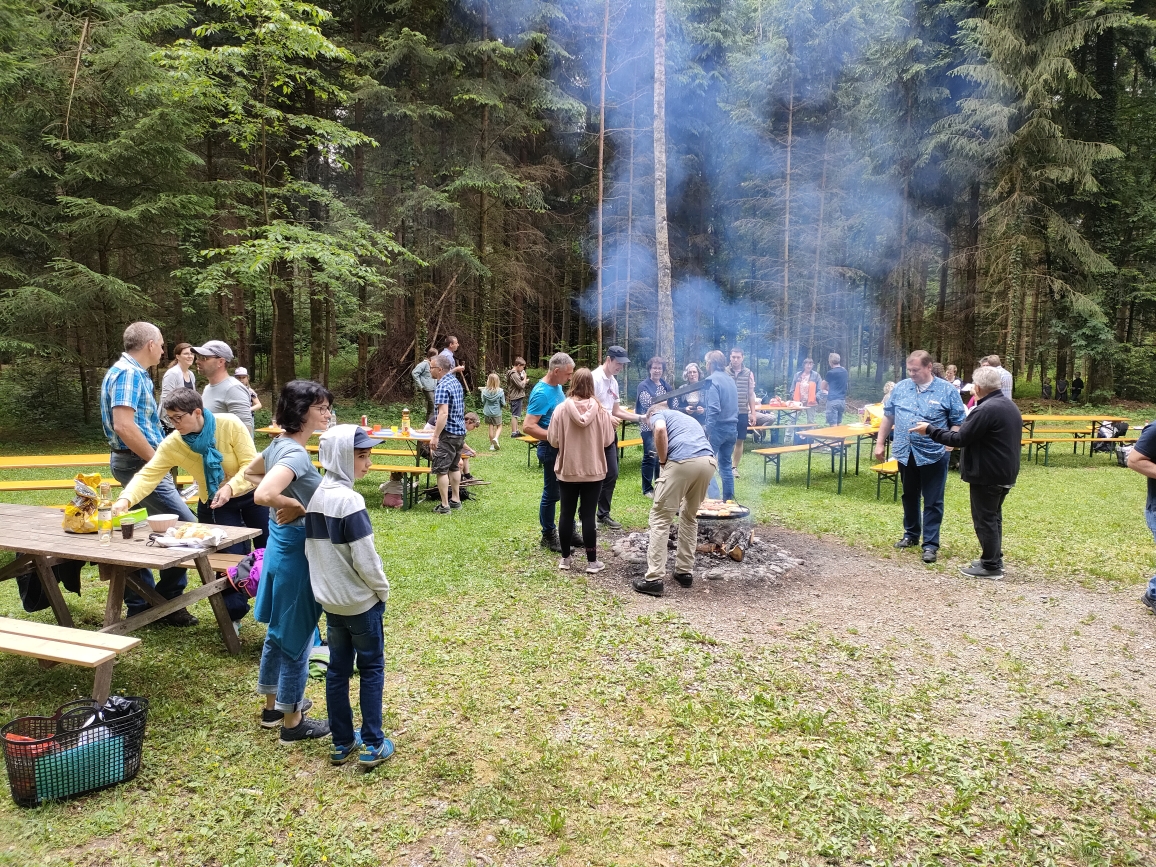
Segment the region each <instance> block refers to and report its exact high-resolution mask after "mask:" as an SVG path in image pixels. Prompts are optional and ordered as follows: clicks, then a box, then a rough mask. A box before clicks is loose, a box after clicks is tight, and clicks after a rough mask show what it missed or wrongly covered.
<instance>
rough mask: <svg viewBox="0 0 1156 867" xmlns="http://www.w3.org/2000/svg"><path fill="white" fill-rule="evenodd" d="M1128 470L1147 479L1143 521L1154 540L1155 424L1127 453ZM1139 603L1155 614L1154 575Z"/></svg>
mask: <svg viewBox="0 0 1156 867" xmlns="http://www.w3.org/2000/svg"><path fill="white" fill-rule="evenodd" d="M1128 469H1130V470H1135V471H1136V472H1138V473H1139V474H1140V475H1142V476H1147V477H1148V499H1147V502H1145V504H1144V520H1145V521H1146V522H1147V524H1148V529H1149V530H1151V531H1152V535H1153V537H1154V538H1156V424H1150V425H1148V426H1147V427H1145V428H1144V430H1143V431H1142V432H1141V433H1140V439H1138V440H1136V445H1135V446H1133V447H1132V451H1130V452H1128ZM1140 601H1141V602H1143V603H1144V604H1145V605H1147V606H1148V607H1149V608H1151V609H1152V611H1153V612H1156V575H1153V576H1152V577H1151V578H1149V579H1148V589H1147V590H1145V591H1144V595H1143V596H1142V597H1141V598H1140Z"/></svg>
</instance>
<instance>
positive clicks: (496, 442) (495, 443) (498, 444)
mask: <svg viewBox="0 0 1156 867" xmlns="http://www.w3.org/2000/svg"><path fill="white" fill-rule="evenodd" d="M494 448H495V449H497V450H498V451H501V450H502V444H501V443H500V442H498V438H497V437H494Z"/></svg>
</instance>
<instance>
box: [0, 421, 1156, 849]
mask: <svg viewBox="0 0 1156 867" xmlns="http://www.w3.org/2000/svg"><path fill="white" fill-rule="evenodd" d="M346 414H347V415H348V413H346ZM484 443H485V437H484V435H481V436H478V435H477V434H475V436H474V437H473V445H474V446H475V448H479V449H481V448H484ZM92 445H93V444H92V443H88V444H87V446H86V447H90V446H92ZM75 447H76V444H61V447H60V448H59V449H55V448H54V450H59V451H65V450H73V449H74V448H75ZM97 448H99V446H97ZM523 449H524V447H523V446H522V445H521V444H520V443H515V442H514V441H512V440H506V441H504V448H503V449H502V451H501V452H499V453H497V454H496V455H491V454H490V453H489V452H482V454H483V457H481V458H480V459H478V460H477V461H476V462H475V465H474V472H475V474H476V475H478V476H480V477H482V478H486V479H489V480H491V481H493V484H492V485H490V486H486V487H482V488H475V489H473V492H474V493H476V495H477V497H478V499H477V500H476V501H472V502H467V503H466V507H465V509H463V510H462V511H461V512H459V513H456V514H453V515H449V516H445V517H438V516H435V515H433V514H431V512H430V510H429V507H428V506H420V507H419V508H418V509H417V510H416V511H410V512H405V513H401V512H392V511H390V512H383V511H382V510H380V509H378V508H376V507H375V505H376V504H374V507H373V508H371V514H372V515H373V519H374V524H375V529H376V532H377V542H378V547H379V550H380V551H381V554H382V558H383V560H384V563H385V567H386V572H387V574H388V575H389V576H390V579H391V583H392V587H393V595H392V598H391V603H390V608H389V612H388V614H387V620H386V641H387V648H386V649H387V653H386V659H387V676H386V688H385V707H386V720H385V723H386V728H387V731H391V732H392V733H393V734H394V736H395V740H396V742H397V746H398V752H397V755H396V757H395V758H394V759H393V760H392V761H391V762H390V763H387V764H386V765H384V766H382V767H381V768H379V769H378V770H376V771H374V772H372V773H370V774H364V773H362V772H361V771H360V770H358V769H357V768H331V767H329V765H328V763H327V761H326V755H327V747H326V746H324V745H323V744H312V745H308V746H305V747H304V748H283V747H279V746H278V745H277V744H276V735H275V734H271V733H268V732H263V731H261V730H260V729H258V727H257V725H256V716H257V712H258V708H259V701H258V699H257V698H256V696H254V695H253V694H252V689H253V685H254V682H255V676H256V665H257V658H258V654H259V651H260V640H261V634H262V628H261V627H259V626H256V625H254V624H252V623H250V622H246V624H245V626H244V628H243V630H242V644H243V651H242V654H241V655H240V656H239V657H236V658H233V657H229V656H228V655H227V654H226V653H225V652H224V649H223V647H222V646H221V642H220V639H219V636H218V635H216V633H215V628H214V627H213V626H212V625H211V622H210V621H211V618H210V617H208V616H207V613H208V607H207V606H206V605H203V604H201V605H200V606H199V607H198V609H197V612H198V614H203V615H206V616H203V617H202V623H201V625H200V626H198V627H196V628H194V629H192V630H176V629H163V628H156V629H149V630H146V631H145V632H143V633H142V638H143V639H144V642H143V644H142V646H141V647H140V648H138V649H136V650H134V651H132V652H131V653H129V654H128V655H127V656H126V657H124V659H123V661H122V662H120V663H119V664H118V665H117V668H116V672H115V675H114V680H113V686H114V689H116V690H118V691H124V692H127V693H140V694H144V695H148V696H149V698H150V700H151V701H152V713H151V718H150V720H149V729H148V737H147V741H146V753H145V766H144V769H143V770H142V772H141V775H140V776H139V777H138V778H137V780H136V781H134V782H133V783H130V784H128V785H126V786H122V787H119V788H117V789H113V790H111V791H108V792H104V793H99V794H97V795H94V796H89V797H85V798H82V799H79V800H77V801H72V802H66V803H59V804H50V805H47V806H44V807H41V808H39V809H37V810H32V811H27V810H20V809H19V808H17V807H15V806H14V805H13V804H12V802H11V801H10V800H8V799H4V798H0V865H25V864H43V865H64V864H78V865H102V864H112V863H117V864H123V865H131V867H135V865H151V864H166V865H185V864H188V865H192V864H218V865H237V867H242V865H246V867H247V865H262V867H264V865H274V864H284V865H322V864H326V865H328V864H337V865H350V867H353V865H358V867H360V865H371V864H379V863H396V864H412V863H421V864H438V863H446V864H463V863H475V862H476V861H477V860H478V859H477V856H478V855H479V854H481V855H484V856H485V858H483V859H481V860H483V862H485V859H490V860H491V861H492V863H502V862H507V863H517V864H560V865H563V864H564V865H569V864H656V863H662V864H703V865H729V864H778V863H781V864H791V865H800V864H809V865H819V864H869V865H884V864H1007V865H1022V864H1041V865H1043V864H1072V865H1083V864H1091V865H1096V864H1105V865H1106V864H1113V865H1116V864H1144V863H1152V862H1153V860H1154V859H1156V852H1154V851H1153V849H1154V847H1153V843H1154V842H1156V809H1154V808H1152V807H1151V803H1152V800H1153V798H1152V788H1151V782H1150V781H1151V778H1152V772H1153V760H1152V754H1151V751H1150V749H1149V748H1148V746H1147V741H1148V732H1149V731H1150V730H1151V728H1152V725H1153V722H1154V719H1153V713H1152V707H1151V706H1150V705H1149V704H1148V703H1147V702H1146V701H1145V700H1141V699H1138V698H1137V697H1136V696H1134V695H1133V694H1132V693H1131V691H1130V689H1129V686H1128V684H1127V683H1121V684H1120V685H1119V687H1118V688H1112V689H1104V688H1103V686H1102V685H1100V684H1097V683H1094V682H1092V681H1090V680H1088V679H1087V678H1084V677H1081V676H1080V675H1079V674H1077V673H1075V672H1073V671H1071V670H1069V669H1067V668H1066V667H1065V666H1064V665H1063V663H1062V661H1061V660H1059V659H1056V660H1054V661H1049V660H1047V659H1043V660H1041V659H1039V658H1029V657H1027V656H1026V655H1024V654H1023V653H1022V652H1020V651H1019V650H1017V648H1016V647H1014V646H1006V647H1003V646H999V645H996V644H994V643H991V642H989V641H987V640H984V639H974V638H973V639H970V640H968V639H964V638H957V637H954V636H942V637H940V636H931V638H935V639H936V640H937V645H936V646H933V645H932V643H931V641H930V640H929V636H927V635H926V634H924V633H921V632H920V631H919V630H918V628H917V626H918V625H917V624H913V628H912V631H911V633H910V635H909V637H907V638H904V639H902V640H895V641H893V642H891V643H883V644H880V643H878V642H872V641H870V640H869V639H868V637H867V636H865V635H862V634H860V629H858V628H855V627H852V628H842V629H838V630H836V629H833V628H829V627H827V626H824V625H821V624H819V623H817V622H814V621H810V620H801V621H799V620H796V619H794V618H792V617H791V616H790V614H787V615H784V618H783V622H784V626H783V627H782V628H781V629H778V630H775V631H773V632H772V633H770V634H767V635H763V636H756V637H752V638H735V637H734V636H730V635H723V634H721V633H720V634H712V632H711V630H710V629H709V628H708V627H706V626H704V625H703V624H701V623H697V622H691V621H690V620H688V619H687V618H686V617H684V616H683V615H681V614H680V613H679V612H677V611H672V610H669V609H658V610H652V609H645V610H644V611H643V610H640V609H638V608H637V607H636V606H634V605H632V604H630V601H629V600H626V601H624V600H622V599H620V598H618V597H616V596H613V595H610V594H607V593H606V592H605V591H604V590H602V589H600V588H598V587H597V586H594V585H591V584H589V583H587V582H586V581H585V580H584V579H583V578H582V577H574V576H566V577H561V576H560V573H558V572H557V570H556V569H555V568H554V565H555V563H554V558H553V557H552V556H548V555H546V554H543V553H542V552H541V551H540V549H539V548H538V546H537V527H536V513H537V506H536V504H537V496H538V494H539V492H540V479H541V476H540V473H539V472H536V471H534V470H527V469H526V467H525V453H524V450H523ZM94 450H95V449H94ZM639 455H640V452H639V450H638V449H630V450H627V456H626V459H625V460H624V461H623V465H622V471H621V472H622V478H621V480H620V482H619V486H618V492H617V493H616V496H615V503H616V508H615V516H616V517H617V518H618V519H619V520H621V521H622V522H623V523H625V524H626V525H627V526H642V525H643V524H644V523H645V520H646V514H647V508H648V506H649V502H648V501H647V500H645V499H644V498H643V497H642V496H641V491H640V487H639V484H638V467H639ZM1070 457H1071V456H1070V455H1069V456H1067V458H1065V459H1064V460H1058V459H1057V456H1056V455H1055V454H1053V456H1052V463H1053V466H1051V467H1048V468H1046V469H1045V468H1043V467H1042V466H1039V467H1034V466H1032V465H1031V464H1027V463H1025V467H1024V472H1023V474H1022V475H1021V477H1020V481H1019V483H1018V484H1017V486H1016V488H1015V489H1014V491H1013V492H1012V494H1011V495H1010V496H1009V498H1008V501H1007V505H1006V506H1005V535H1006V537H1007V546H1006V556H1007V560H1008V562H1009V567H1010V568H1013V569H1016V570H1022V571H1024V572H1026V573H1027V576H1028V577H1027V580H1026V582H1025V587H1024V592H1025V593H1026V594H1029V595H1033V596H1038V595H1039V593H1037V592H1036V591H1040V592H1042V593H1047V591H1048V588H1049V586H1056V585H1059V586H1063V587H1069V588H1075V589H1077V590H1078V589H1079V588H1078V587H1077V586H1076V585H1081V586H1084V587H1088V588H1094V590H1093V591H1088V592H1095V593H1109V592H1111V591H1112V588H1115V587H1124V586H1129V587H1130V586H1133V585H1137V584H1138V582H1139V581H1140V580H1142V578H1143V577H1144V576H1145V575H1146V574H1147V573H1148V572H1149V571H1150V569H1151V564H1152V561H1153V557H1152V553H1153V546H1152V544H1151V536H1150V534H1149V533H1148V531H1147V529H1146V527H1145V526H1144V521H1143V514H1142V508H1143V498H1144V485H1143V480H1142V479H1140V477H1139V476H1137V475H1136V474H1134V473H1130V472H1127V471H1125V470H1121V469H1119V468H1118V467H1116V466H1115V465H1114V463H1113V464H1109V463H1107V459H1106V458H1105V457H1096V458H1094V459H1091V458H1088V457H1086V456H1085V457H1083V458H1080V459H1072V460H1068V459H1069V458H1070ZM760 463H761V462H760V461H759V460H758V459H757V456H747V457H746V458H745V459H744V460H743V463H742V468H741V478H740V480H739V482H738V492H739V498H740V499H741V500H743V501H744V502H746V503H748V504H750V505H751V506H752V507H753V508H754V509H755V512H756V515H757V516H758V517H759V519H760V520H764V521H771V522H774V523H781V524H783V525H784V526H787V527H791V528H795V529H801V530H806V531H809V532H813V533H822V534H825V535H829V536H832V537H835V538H838V539H843V540H846V541H847V542H848V543H850V544H852V545H854V546H855V547H856V548H859V549H861V550H862V551H863V553H864V557H865V558H870V560H871V562H872V563H876V564H877V563H878V559H877V557H878V555H880V554H882V555H884V556H890V553H891V551H890V543H891V542H892V541H894V539H895V538H897V537H898V535H899V532H900V529H901V526H900V515H901V513H900V507H899V506H898V505H896V504H893V503H891V501H890V498H889V497H884V498H883V499H881V500H879V501H876V500H875V491H874V488H875V483H874V479H873V478H872V477H869V475H870V474H868V473H867V472H866V471H865V470H864V471H863V474H862V475H860V476H858V477H855V476H852V477H851V478H850V479H848V480H845V484H844V492H843V494H842V495H841V496H839V495H836V494H835V493H834V491H835V483H834V479H833V478H832V477H831V476H830V475H829V473H827V472H826V470H825V469H824V464H823V463H822V462H821V461H817V462H816V467H817V468H818V470H819V472H818V473H817V474H816V476H815V484H814V485H813V486H812V488H811V489H810V490H809V491H808V490H806V489H805V488H804V486H803V485H804V473H805V456H803V457H802V459H801V460H798V459H796V458H795V456H790V457H788V459H786V460H785V461H784V470H783V483H782V484H781V485H779V486H775V485H774V483H773V481H772V482H770V483H768V484H766V485H764V484H763V482H762V472H761V466H760ZM863 465H864V467H865V466H866V465H867V461H864V462H863ZM29 472H32V471H29ZM35 472H37V473H40V474H42V477H62V476H63V475H64V473H63V471H60V470H56V471H52V470H48V471H35ZM10 477H11V476H10ZM358 488H359V490H361V491H362V493H363V494H365V496H366V499H367V500H368V501H369V502H370V503H371V504H373V503H374V499H375V495H376V486H375V484H374V483H372V482H370V481H363V482H361V483H359V485H358ZM21 501H24V502H59V501H61V498H60V497H59V492H57V495H56V496H55V497H53V495H52V494H51V493H48V494H44V495H28V497H26V498H23V497H22V498H21ZM943 539H944V548H943V554H945V555H947V557H949V558H951V559H950V561H949V562H946V563H943V562H941V564H939V566H937V568H936V569H935V570H931V571H932V572H933V573H934V574H936V575H946V574H948V573H949V572H953V571H954V566H955V565H958V564H959V563H962V562H966V560H968V559H970V558H971V557H973V556H975V555H976V550H977V549H976V543H975V539H974V535H973V534H972V531H971V526H970V518H969V516H968V512H967V492H966V489H965V487H964V486H963V485H962V484H960V483H959V480H958V477H957V476H955V475H953V476H952V478H951V479H950V480H949V484H948V498H947V516H946V520H945V523H944V528H943ZM84 590H85V593H84V596H83V597H81V598H80V599H79V600H78V599H77V598H76V597H74V596H71V595H68V596H67V598H68V601H69V604H70V606H71V607H72V610H73V612H74V614H75V615H77V619H78V621H79V622H80V624H82V625H87V626H93V627H95V626H96V625H97V624H99V622H100V619H101V616H102V611H103V593H102V589H101V588H100V586H99V582H98V581H96V579H95V578H94V577H93V578H91V579H89V580H86V582H85V585H84ZM1081 592H1083V591H1081ZM833 601H837V600H833ZM879 604H880V606H881V607H885V606H886V600H885V599H883V600H880V602H879ZM202 609H203V610H202ZM0 614H3V615H9V616H23V617H33V618H36V619H41V620H44V621H45V622H48V621H49V620H50V617H51V615H50V614H49V613H47V612H40V613H39V614H36V615H26V614H23V613H22V612H21V611H20V608H19V601H18V599H17V597H16V593H15V587H14V586H13V583H12V582H5V583H4V584H0ZM1041 618H1042V619H1041V620H1040V621H1039V622H1038V623H1037V624H1036V625H1032V624H1029V623H1010V624H1008V628H1009V630H1011V631H1015V630H1023V631H1025V632H1030V631H1031V630H1032V629H1035V628H1036V627H1037V626H1038V627H1039V628H1040V629H1043V630H1047V629H1048V628H1049V623H1048V620H1047V617H1046V611H1045V612H1044V613H1043V614H1042V615H1041ZM1085 619H1086V618H1085ZM1107 628H1108V627H1107V626H1106V625H1105V624H1104V623H1103V622H1102V620H1098V619H1096V618H1095V617H1093V619H1092V620H1090V621H1088V622H1087V623H1086V624H1083V623H1082V624H1080V629H1088V630H1094V629H1107ZM940 639H941V640H940ZM1120 640H1121V642H1123V643H1125V644H1128V646H1130V647H1133V648H1134V651H1135V653H1136V654H1137V655H1138V656H1141V657H1142V654H1143V651H1144V650H1145V649H1146V648H1147V647H1148V643H1147V636H1144V635H1134V634H1132V635H1129V634H1121V636H1120ZM90 678H91V675H90V674H89V673H88V672H86V671H79V670H76V669H72V670H70V669H69V668H68V667H67V666H61V667H58V668H55V669H50V670H42V669H40V668H39V667H38V666H37V665H36V664H35V663H34V662H31V661H30V660H25V659H21V658H15V657H0V717H2V718H3V719H10V718H12V717H13V716H16V715H20V714H26V713H33V712H45V711H50V710H52V709H53V708H54V707H55V706H56V705H58V704H60V703H63V702H64V701H66V700H68V699H69V698H71V697H73V696H74V695H77V694H82V693H83V692H84V691H86V690H87V689H88V687H89V684H90ZM308 692H309V695H310V697H311V698H313V699H314V701H316V702H317V703H318V712H321V711H322V708H323V706H324V688H323V685H322V683H321V682H320V681H311V682H310V686H309V688H308Z"/></svg>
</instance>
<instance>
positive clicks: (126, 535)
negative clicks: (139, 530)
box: [120, 518, 136, 539]
mask: <svg viewBox="0 0 1156 867" xmlns="http://www.w3.org/2000/svg"><path fill="white" fill-rule="evenodd" d="M135 529H136V519H135V518H122V519H121V522H120V537H121V538H122V539H131V538H132V534H133V531H134V530H135Z"/></svg>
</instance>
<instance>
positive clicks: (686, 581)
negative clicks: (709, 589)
mask: <svg viewBox="0 0 1156 867" xmlns="http://www.w3.org/2000/svg"><path fill="white" fill-rule="evenodd" d="M674 580H675V581H677V582H678V586H680V587H689V586H691V585H692V584H693V583H694V576H693V575H691V574H690V573H689V572H675V573H674Z"/></svg>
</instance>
